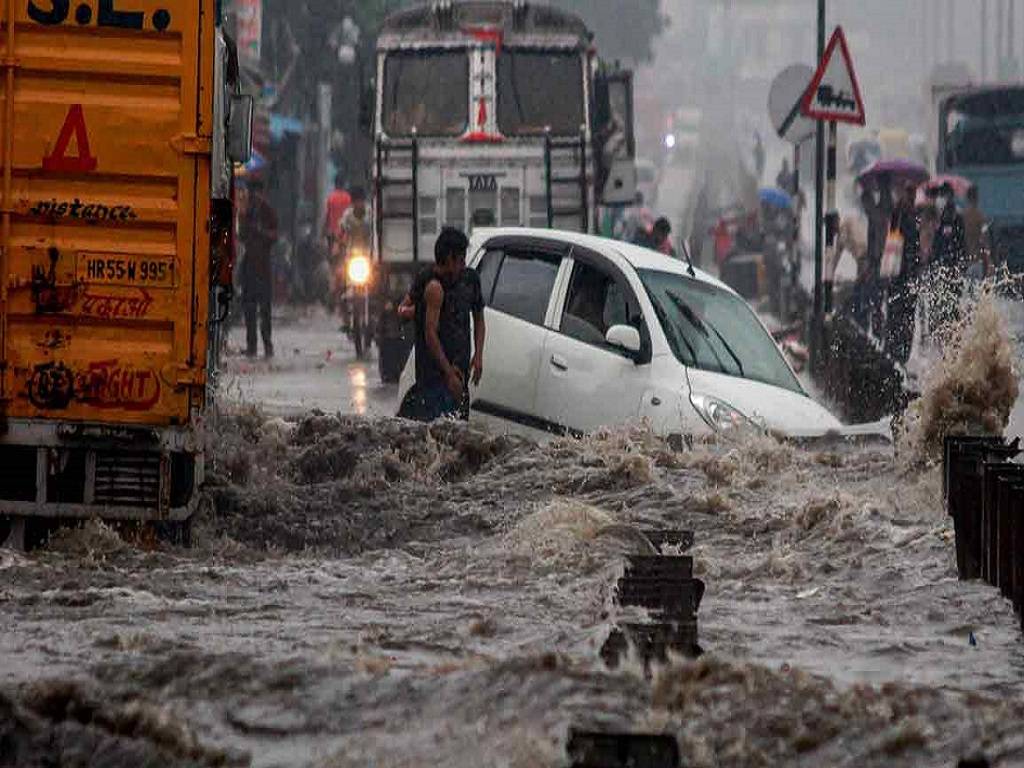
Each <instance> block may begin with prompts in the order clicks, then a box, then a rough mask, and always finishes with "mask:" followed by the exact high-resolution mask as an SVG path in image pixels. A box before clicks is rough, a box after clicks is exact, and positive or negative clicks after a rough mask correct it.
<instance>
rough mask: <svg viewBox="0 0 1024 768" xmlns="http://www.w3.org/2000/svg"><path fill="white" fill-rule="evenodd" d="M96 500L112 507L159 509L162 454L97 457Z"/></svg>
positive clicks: (107, 454) (101, 455)
mask: <svg viewBox="0 0 1024 768" xmlns="http://www.w3.org/2000/svg"><path fill="white" fill-rule="evenodd" d="M94 499H95V502H96V503H97V504H103V505H106V506H110V507H157V506H159V502H160V454H158V453H107V452H102V451H100V452H97V453H96V483H95V492H94Z"/></svg>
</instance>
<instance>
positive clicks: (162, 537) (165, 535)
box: [153, 517, 192, 549]
mask: <svg viewBox="0 0 1024 768" xmlns="http://www.w3.org/2000/svg"><path fill="white" fill-rule="evenodd" d="M153 530H154V532H155V533H156V539H157V541H159V542H161V543H163V544H170V545H171V546H173V547H183V548H185V549H190V548H191V547H192V517H189V518H188V519H186V520H166V521H160V522H157V523H153Z"/></svg>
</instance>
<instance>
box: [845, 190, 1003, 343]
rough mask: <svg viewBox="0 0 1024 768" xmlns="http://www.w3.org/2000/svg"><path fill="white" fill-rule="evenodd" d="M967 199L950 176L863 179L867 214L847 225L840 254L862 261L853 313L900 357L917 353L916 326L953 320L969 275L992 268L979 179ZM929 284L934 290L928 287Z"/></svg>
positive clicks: (931, 329)
mask: <svg viewBox="0 0 1024 768" xmlns="http://www.w3.org/2000/svg"><path fill="white" fill-rule="evenodd" d="M964 202H965V205H964V206H963V207H962V208H961V207H960V206H958V203H957V197H956V194H955V191H954V189H953V186H952V185H951V184H950V183H948V182H947V183H941V184H932V185H923V186H921V185H918V184H917V183H914V182H906V181H901V180H898V179H897V180H894V179H892V178H890V177H888V176H885V175H881V176H879V177H877V178H876V179H875V180H873V182H868V183H863V184H862V189H861V195H860V208H861V214H862V216H861V217H848V218H847V219H846V220H844V221H843V222H842V224H841V226H840V230H839V234H838V239H837V242H836V248H835V251H834V253H835V256H834V259H835V261H838V259H839V258H840V256H841V255H842V254H843V253H844V252H848V253H850V254H851V255H852V256H853V257H854V259H855V261H856V263H857V276H856V281H855V283H854V287H853V291H852V295H851V297H850V300H849V305H848V309H849V311H850V314H851V315H852V317H853V319H854V320H855V321H856V322H857V323H858V324H859V325H861V327H863V328H864V329H865V330H867V331H869V332H870V333H872V334H873V335H875V336H876V337H877V338H879V339H880V340H881V341H882V342H883V343H884V345H885V348H886V350H887V351H888V352H889V353H890V354H891V355H892V356H893V357H894V358H895V359H896V360H898V361H900V362H901V363H906V362H907V360H908V359H909V358H910V353H911V351H912V348H913V342H914V333H915V328H917V327H922V328H923V329H924V332H925V333H939V332H941V331H942V329H944V328H946V327H948V325H949V323H950V322H951V321H953V320H955V318H956V316H957V311H958V306H959V301H960V298H961V296H962V295H963V292H964V290H965V287H966V285H967V283H968V281H969V280H972V279H974V280H977V279H981V278H983V277H985V276H987V275H989V274H991V272H992V269H993V265H992V259H991V248H990V244H989V243H988V238H987V234H986V231H987V227H986V217H985V214H984V213H983V212H982V210H981V208H980V206H979V200H978V190H977V188H976V187H971V188H969V189H968V190H967V192H966V195H965V201H964ZM834 269H835V262H833V263H832V264H831V270H830V271H834ZM925 285H929V286H935V290H929V291H927V292H924V291H923V286H925ZM826 303H829V304H830V303H831V294H830V291H829V295H827V298H826ZM919 316H920V317H921V318H922V322H921V323H920V326H919V325H918V324H917V322H916V320H917V318H918V317H919Z"/></svg>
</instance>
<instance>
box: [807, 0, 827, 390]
mask: <svg viewBox="0 0 1024 768" xmlns="http://www.w3.org/2000/svg"><path fill="white" fill-rule="evenodd" d="M824 58H825V0H818V61H819V62H820V61H821V60H822V59H824ZM814 159H815V179H814V314H813V316H812V318H811V349H810V352H811V369H812V370H815V369H816V368H817V366H818V365H819V360H820V352H821V350H820V349H819V346H820V343H821V335H822V334H821V330H822V309H823V306H824V302H823V298H824V297H823V296H822V267H823V258H824V252H823V245H824V243H823V242H822V237H821V236H822V228H823V224H824V221H823V219H824V214H823V209H824V204H825V200H824V191H825V189H824V187H825V124H824V123H822V122H821V121H820V120H819V121H818V127H817V133H816V137H815V153H814Z"/></svg>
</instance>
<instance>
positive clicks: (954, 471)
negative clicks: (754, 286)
mask: <svg viewBox="0 0 1024 768" xmlns="http://www.w3.org/2000/svg"><path fill="white" fill-rule="evenodd" d="M943 454H944V455H943V494H944V496H945V499H946V509H947V511H948V513H949V515H950V516H951V517H952V518H953V528H954V530H955V532H956V567H957V573H958V574H959V576H960V578H961V579H962V580H965V581H967V580H973V579H984V580H985V582H986V583H988V584H990V585H992V586H993V587H995V588H997V589H998V590H999V591H1000V593H1001V594H1002V595H1003V597H1005V598H1007V599H1008V600H1010V601H1011V602H1012V603H1013V608H1014V610H1015V611H1017V613H1018V614H1020V615H1021V622H1022V623H1021V627H1022V629H1024V610H1022V609H1024V465H1022V464H1018V463H1016V462H1015V461H1014V459H1016V458H1017V457H1018V456H1020V454H1021V447H1020V438H1018V439H1016V440H1014V441H1013V442H1012V443H1007V442H1006V441H1004V440H1003V439H1001V438H991V437H947V438H946V440H945V444H944V448H943Z"/></svg>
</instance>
